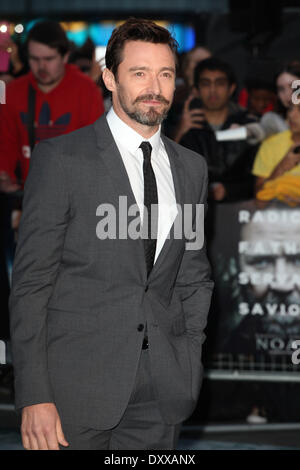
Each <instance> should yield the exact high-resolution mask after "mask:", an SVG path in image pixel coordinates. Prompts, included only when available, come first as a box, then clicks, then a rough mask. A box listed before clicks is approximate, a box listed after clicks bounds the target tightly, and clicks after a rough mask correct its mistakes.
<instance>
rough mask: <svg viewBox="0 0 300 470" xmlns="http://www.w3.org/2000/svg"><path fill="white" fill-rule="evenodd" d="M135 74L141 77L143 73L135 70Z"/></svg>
mask: <svg viewBox="0 0 300 470" xmlns="http://www.w3.org/2000/svg"><path fill="white" fill-rule="evenodd" d="M135 75H136V76H137V77H142V76H143V75H144V72H136V73H135Z"/></svg>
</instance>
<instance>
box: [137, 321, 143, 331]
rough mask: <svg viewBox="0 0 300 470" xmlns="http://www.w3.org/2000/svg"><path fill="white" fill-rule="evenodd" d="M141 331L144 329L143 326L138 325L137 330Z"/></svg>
mask: <svg viewBox="0 0 300 470" xmlns="http://www.w3.org/2000/svg"><path fill="white" fill-rule="evenodd" d="M143 329H144V325H143V324H142V323H140V324H139V325H138V327H137V330H138V331H143Z"/></svg>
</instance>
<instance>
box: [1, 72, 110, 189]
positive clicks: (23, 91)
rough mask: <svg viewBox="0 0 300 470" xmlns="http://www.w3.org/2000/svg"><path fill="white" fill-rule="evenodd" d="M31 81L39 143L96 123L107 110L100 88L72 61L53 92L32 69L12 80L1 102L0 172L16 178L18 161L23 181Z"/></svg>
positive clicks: (26, 152)
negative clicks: (42, 86) (44, 88)
mask: <svg viewBox="0 0 300 470" xmlns="http://www.w3.org/2000/svg"><path fill="white" fill-rule="evenodd" d="M29 83H31V84H32V86H33V88H34V89H35V90H36V98H35V141H36V143H37V142H39V141H40V140H43V139H49V138H51V137H56V136H58V135H61V134H67V133H68V132H71V131H75V130H76V129H79V128H80V127H83V126H87V125H89V124H92V123H93V122H95V121H96V119H98V118H99V117H100V116H101V115H102V114H103V112H104V105H103V98H102V94H101V91H100V89H99V88H98V87H97V85H96V84H95V83H94V82H93V81H92V80H91V79H90V78H89V77H88V76H87V75H85V74H83V73H82V72H81V71H80V70H79V69H78V68H77V67H76V66H75V65H72V64H67V65H66V66H65V75H64V77H63V78H62V80H61V81H60V83H59V84H58V85H57V87H55V88H54V89H53V90H52V91H50V92H49V93H44V92H42V91H41V90H40V89H39V88H38V86H37V82H36V80H35V78H34V76H33V74H32V73H31V72H29V73H28V74H26V75H24V76H22V77H20V78H17V79H16V80H13V81H12V82H11V83H9V84H8V86H7V89H6V104H2V105H0V171H5V172H7V173H8V174H9V176H10V177H11V178H12V180H13V181H15V180H16V176H15V169H16V165H17V162H18V161H20V164H21V173H22V180H23V182H25V179H26V177H27V174H28V170H29V163H30V155H31V151H30V146H29V137H28V130H27V125H26V123H27V113H28V87H29Z"/></svg>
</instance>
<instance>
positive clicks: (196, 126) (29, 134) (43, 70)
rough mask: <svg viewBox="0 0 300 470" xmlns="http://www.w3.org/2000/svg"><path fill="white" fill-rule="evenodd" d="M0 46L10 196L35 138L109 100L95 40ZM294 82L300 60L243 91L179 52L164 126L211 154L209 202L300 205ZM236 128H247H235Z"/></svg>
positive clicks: (222, 65)
mask: <svg viewBox="0 0 300 470" xmlns="http://www.w3.org/2000/svg"><path fill="white" fill-rule="evenodd" d="M1 47H3V48H6V50H7V48H9V50H10V65H9V69H8V70H7V71H3V72H1V73H0V80H3V81H5V82H6V84H7V87H6V104H5V105H3V106H0V136H1V138H0V192H2V193H13V192H15V191H17V190H20V189H21V190H22V189H23V187H24V183H25V181H26V178H27V174H28V170H29V164H30V156H31V153H32V150H33V148H34V146H35V145H36V144H37V143H38V142H40V141H42V140H44V139H49V138H52V137H56V136H59V135H62V134H67V133H69V132H71V131H74V130H76V129H79V128H81V127H84V126H87V125H89V124H91V123H93V122H94V121H96V120H97V119H98V118H99V117H100V116H101V115H102V114H103V113H104V112H105V111H108V110H109V108H110V106H111V99H110V93H109V92H108V90H107V89H106V88H105V86H104V83H103V81H102V71H103V69H102V66H101V65H100V64H99V63H98V62H97V61H96V59H95V46H94V44H93V43H92V41H91V40H90V39H88V40H87V41H86V43H85V44H84V45H83V46H82V47H80V48H78V47H75V45H74V44H71V43H70V42H69V41H68V39H67V35H66V33H65V31H64V29H63V28H62V26H61V25H60V24H59V23H56V22H52V21H51V22H50V21H43V22H40V23H37V24H36V25H35V26H33V28H32V29H31V30H30V31H29V33H28V36H27V40H26V45H25V49H22V48H19V47H18V46H17V44H15V43H14V42H13V41H11V40H10V41H9V43H7V44H4V45H2V46H1ZM297 80H300V60H297V59H295V60H293V61H291V62H289V63H288V64H282V67H281V69H280V70H279V71H278V72H277V74H276V76H275V77H274V81H273V83H271V84H270V83H267V82H264V81H261V80H253V79H251V80H250V79H249V80H245V83H244V87H241V84H239V83H238V82H237V78H236V76H235V72H234V70H233V68H232V66H231V65H230V64H229V63H227V62H226V61H224V60H223V59H222V57H216V56H214V54H213V53H212V52H211V51H210V50H208V49H207V48H206V47H204V46H196V47H195V48H193V49H192V50H190V51H189V52H187V53H185V54H184V55H183V56H182V57H179V67H178V78H177V86H176V90H175V96H174V102H173V105H172V107H171V109H170V111H169V114H168V117H167V118H166V120H165V121H164V123H163V130H164V133H165V134H166V135H167V136H168V137H170V138H171V139H173V140H174V141H175V142H177V143H179V144H181V145H182V146H183V147H186V148H188V149H190V150H193V151H195V152H197V153H199V154H201V155H202V156H203V157H204V158H205V160H206V162H207V166H208V174H209V193H208V198H209V201H215V202H218V203H222V202H235V201H243V200H248V199H254V198H256V199H257V201H260V203H261V204H264V203H265V202H269V201H271V200H274V199H275V200H276V199H277V200H280V201H282V202H283V203H285V204H288V205H289V206H297V205H300V104H299V103H298V102H297V101H298V100H297V99H294V98H295V96H296V95H297V85H298V84H297ZM295 83H296V88H295V86H294V85H295ZM234 130H236V131H237V130H240V131H241V132H240V133H238V132H236V133H234V132H232V133H231V134H230V131H234ZM226 131H227V134H226ZM220 135H222V137H220ZM256 414H257V413H256Z"/></svg>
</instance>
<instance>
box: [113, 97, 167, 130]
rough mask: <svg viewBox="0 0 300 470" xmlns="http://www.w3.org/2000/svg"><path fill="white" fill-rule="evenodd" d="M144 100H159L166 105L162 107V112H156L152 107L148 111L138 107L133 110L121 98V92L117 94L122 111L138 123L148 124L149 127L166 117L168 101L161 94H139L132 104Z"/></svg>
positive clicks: (156, 124) (159, 122)
mask: <svg viewBox="0 0 300 470" xmlns="http://www.w3.org/2000/svg"><path fill="white" fill-rule="evenodd" d="M146 100H149V101H150V100H156V101H159V102H161V103H163V104H165V105H166V107H165V108H164V109H163V111H162V113H158V112H157V111H156V110H155V108H154V107H153V108H150V109H149V111H147V112H143V111H139V110H138V109H136V110H134V111H130V110H129V109H128V108H127V106H126V104H125V103H124V101H123V99H122V94H121V93H120V94H119V101H120V104H121V106H122V108H123V111H124V112H125V113H126V114H127V116H128V117H129V118H130V119H133V120H134V121H136V122H138V123H139V124H143V125H144V126H149V127H153V126H158V125H159V124H161V123H162V122H163V120H164V119H166V117H167V115H168V111H169V108H170V102H169V101H168V100H166V99H165V98H164V97H163V96H161V95H151V94H149V95H143V96H139V97H138V98H136V100H135V101H134V102H133V105H136V104H137V103H139V102H141V101H146Z"/></svg>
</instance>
